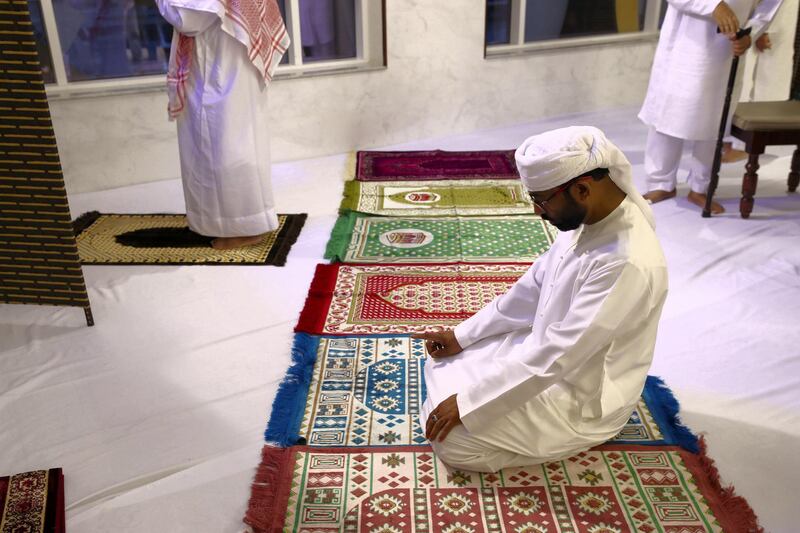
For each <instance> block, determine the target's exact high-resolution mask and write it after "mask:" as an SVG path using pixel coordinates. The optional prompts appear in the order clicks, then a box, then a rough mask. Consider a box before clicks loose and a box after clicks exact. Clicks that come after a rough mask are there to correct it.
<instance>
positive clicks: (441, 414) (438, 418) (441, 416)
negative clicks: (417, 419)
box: [425, 394, 461, 442]
mask: <svg viewBox="0 0 800 533" xmlns="http://www.w3.org/2000/svg"><path fill="white" fill-rule="evenodd" d="M459 424H461V415H459V414H458V403H457V402H456V395H455V394H453V395H452V396H450V397H449V398H448V399H446V400H445V401H443V402H442V403H440V404H439V405H437V406H436V408H435V409H434V410H433V411H432V412H431V414H430V416H429V417H428V423H427V424H426V425H425V436H426V437H427V438H428V440H429V441H431V442H433V441H435V440H438V441H443V440H444V439H445V438H446V437H447V434H448V433H450V430H451V429H453V428H454V427H456V426H457V425H459Z"/></svg>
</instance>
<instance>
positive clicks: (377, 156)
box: [356, 150, 519, 181]
mask: <svg viewBox="0 0 800 533" xmlns="http://www.w3.org/2000/svg"><path fill="white" fill-rule="evenodd" d="M518 178H519V173H518V172H517V166H516V163H515V162H514V150H491V151H479V152H446V151H444V150H432V151H426V152H421V151H408V152H358V162H357V165H356V180H358V181H401V180H463V179H495V180H496V179H518Z"/></svg>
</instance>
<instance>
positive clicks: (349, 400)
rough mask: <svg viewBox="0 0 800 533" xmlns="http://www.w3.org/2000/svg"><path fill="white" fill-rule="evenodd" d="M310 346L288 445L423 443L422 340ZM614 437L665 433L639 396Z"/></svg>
mask: <svg viewBox="0 0 800 533" xmlns="http://www.w3.org/2000/svg"><path fill="white" fill-rule="evenodd" d="M315 346H317V354H316V362H315V364H314V370H313V373H312V377H311V381H310V384H309V387H308V395H307V399H306V403H305V412H304V415H303V418H302V422H301V424H300V427H299V430H297V428H295V431H296V438H295V439H294V440H293V442H292V443H296V442H304V443H306V444H308V445H309V446H400V445H403V446H405V445H420V444H427V439H426V438H425V435H424V432H423V430H422V427H421V426H420V424H419V413H420V409H421V407H422V403H423V402H424V400H425V380H424V379H423V366H424V364H425V358H426V354H425V345H424V341H421V340H418V339H412V338H411V337H409V336H406V335H403V336H379V337H322V338H320V339H319V343H318V344H315ZM648 386H654V385H653V384H652V383H649V384H648ZM275 418H276V420H277V417H275ZM267 433H268V434H269V433H270V430H269V429H267ZM617 438H618V439H620V440H622V441H625V442H626V443H637V444H664V436H663V435H662V432H661V430H660V428H659V426H658V424H657V423H656V421H655V420H654V418H653V415H652V414H651V411H650V409H649V407H648V405H647V403H646V402H645V400H644V399H643V398H642V399H640V400H639V403H638V405H637V407H636V409H635V410H634V412H633V414H632V415H631V417H630V419H629V420H628V423H627V424H626V426H625V428H624V429H623V430H622V431H621V432H620V434H619V436H618V437H617ZM611 442H613V441H611ZM670 444H672V443H670Z"/></svg>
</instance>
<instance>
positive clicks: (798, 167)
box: [789, 146, 800, 192]
mask: <svg viewBox="0 0 800 533" xmlns="http://www.w3.org/2000/svg"><path fill="white" fill-rule="evenodd" d="M798 185H800V146H798V147H797V149H796V150H795V151H794V155H792V168H791V170H790V171H789V192H795V191H796V190H797V186H798Z"/></svg>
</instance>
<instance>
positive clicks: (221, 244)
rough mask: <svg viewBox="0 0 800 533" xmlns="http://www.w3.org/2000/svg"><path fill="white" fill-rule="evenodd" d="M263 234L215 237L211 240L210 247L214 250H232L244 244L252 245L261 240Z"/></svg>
mask: <svg viewBox="0 0 800 533" xmlns="http://www.w3.org/2000/svg"><path fill="white" fill-rule="evenodd" d="M262 238H264V236H263V235H251V236H249V237H217V238H216V239H214V240H213V241H211V247H212V248H214V249H215V250H233V249H234V248H242V247H244V246H252V245H254V244H258V243H259V242H261V239H262Z"/></svg>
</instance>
